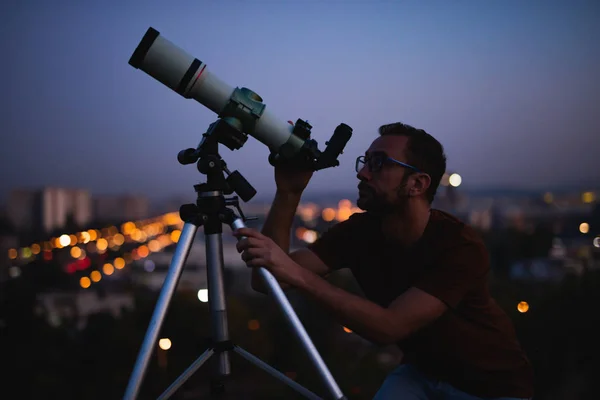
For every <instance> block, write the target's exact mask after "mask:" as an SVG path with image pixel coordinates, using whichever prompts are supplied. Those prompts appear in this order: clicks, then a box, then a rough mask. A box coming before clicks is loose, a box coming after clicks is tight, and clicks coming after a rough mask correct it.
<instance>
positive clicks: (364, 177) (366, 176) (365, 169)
mask: <svg viewBox="0 0 600 400" xmlns="http://www.w3.org/2000/svg"><path fill="white" fill-rule="evenodd" d="M356 177H357V178H358V180H360V181H370V180H371V171H370V170H369V166H368V165H367V164H364V165H363V166H362V168H361V169H360V170H359V171H358V172H357V173H356Z"/></svg>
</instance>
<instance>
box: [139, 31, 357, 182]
mask: <svg viewBox="0 0 600 400" xmlns="http://www.w3.org/2000/svg"><path fill="white" fill-rule="evenodd" d="M129 64H130V65H131V66H132V67H134V68H136V69H140V70H142V71H144V72H145V73H146V74H148V75H150V76H151V77H153V78H154V79H156V80H157V81H159V82H161V83H162V84H164V85H165V86H167V87H169V88H171V89H172V90H174V91H175V92H176V93H179V94H180V95H181V96H183V97H185V98H186V99H193V100H196V101H197V102H199V103H200V104H202V105H203V106H205V107H206V108H208V109H209V110H211V111H213V112H215V113H216V114H217V115H218V116H219V118H220V121H219V123H221V124H222V123H226V124H227V125H228V126H227V125H223V126H224V128H223V129H221V130H220V131H221V132H222V133H221V134H220V137H219V138H218V141H219V142H220V143H222V144H224V145H226V146H227V147H228V148H229V149H231V150H237V149H239V148H240V147H242V146H243V144H244V143H245V142H246V140H247V138H248V136H247V135H251V136H253V137H255V138H256V139H257V140H259V141H260V142H262V143H263V144H265V145H266V146H267V147H268V148H269V149H270V151H271V154H270V156H269V162H270V163H271V164H272V165H276V163H277V162H279V161H281V162H285V161H288V162H289V161H291V160H293V162H294V163H295V164H298V165H302V166H304V167H308V168H311V169H313V170H315V171H316V170H319V169H323V168H328V167H333V166H338V165H339V162H338V161H337V157H338V156H339V155H340V154H341V153H342V151H343V149H344V147H345V146H346V143H347V142H348V140H349V139H350V137H351V135H352V128H350V127H349V126H348V125H346V124H340V125H339V126H338V127H337V128H336V129H335V131H334V133H333V135H332V137H331V139H330V140H329V141H328V142H326V145H327V147H326V149H325V151H323V152H321V151H320V150H319V149H318V143H317V142H316V141H315V140H313V139H310V134H311V129H312V126H311V125H310V124H309V123H308V122H307V121H303V120H301V119H298V120H297V121H296V123H295V124H291V123H290V122H285V121H282V120H279V119H278V118H276V117H275V116H274V115H273V114H272V113H271V112H270V111H269V110H268V109H267V107H266V105H265V104H264V103H263V99H262V98H261V97H260V96H259V95H258V94H257V93H255V92H254V91H252V90H250V89H248V88H245V87H242V88H239V87H236V88H233V87H232V86H230V85H228V84H227V83H225V82H223V81H222V80H221V79H219V78H218V77H217V76H216V75H215V74H214V73H212V72H211V71H210V70H209V69H208V68H207V65H206V64H205V63H204V62H202V61H200V60H199V59H197V58H195V57H193V56H191V55H190V54H188V53H187V52H185V51H184V50H182V49H181V48H179V47H177V46H176V45H174V44H173V43H172V42H170V41H169V40H167V39H165V38H164V37H163V36H161V35H160V33H159V32H158V31H157V30H156V29H154V28H152V27H150V28H149V29H148V30H147V32H146V34H145V35H144V37H143V38H142V40H141V41H140V43H139V45H138V46H137V48H136V49H135V51H134V53H133V54H132V56H131V58H130V60H129ZM196 153H197V152H195V151H194V150H193V149H188V150H184V151H183V153H180V154H179V157H178V159H179V161H180V162H182V163H184V164H185V163H186V162H185V161H186V159H188V161H189V162H190V163H191V162H193V161H192V160H193V159H194V155H195V154H196ZM196 158H197V157H196Z"/></svg>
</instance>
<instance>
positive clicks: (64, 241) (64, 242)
mask: <svg viewBox="0 0 600 400" xmlns="http://www.w3.org/2000/svg"><path fill="white" fill-rule="evenodd" d="M58 243H59V244H60V246H62V247H66V246H68V245H70V244H71V237H70V236H69V235H62V236H61V237H59V238H58Z"/></svg>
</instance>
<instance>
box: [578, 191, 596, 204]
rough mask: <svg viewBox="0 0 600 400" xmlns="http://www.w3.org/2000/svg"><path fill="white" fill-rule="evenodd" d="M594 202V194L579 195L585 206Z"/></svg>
mask: <svg viewBox="0 0 600 400" xmlns="http://www.w3.org/2000/svg"><path fill="white" fill-rule="evenodd" d="M594 200H596V196H595V194H594V192H584V193H582V195H581V201H583V202H584V203H586V204H589V203H593V202H594Z"/></svg>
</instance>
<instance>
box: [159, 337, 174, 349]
mask: <svg viewBox="0 0 600 400" xmlns="http://www.w3.org/2000/svg"><path fill="white" fill-rule="evenodd" d="M158 347H160V348H161V349H162V350H169V349H170V348H171V339H169V338H162V339H160V340H159V341H158Z"/></svg>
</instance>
